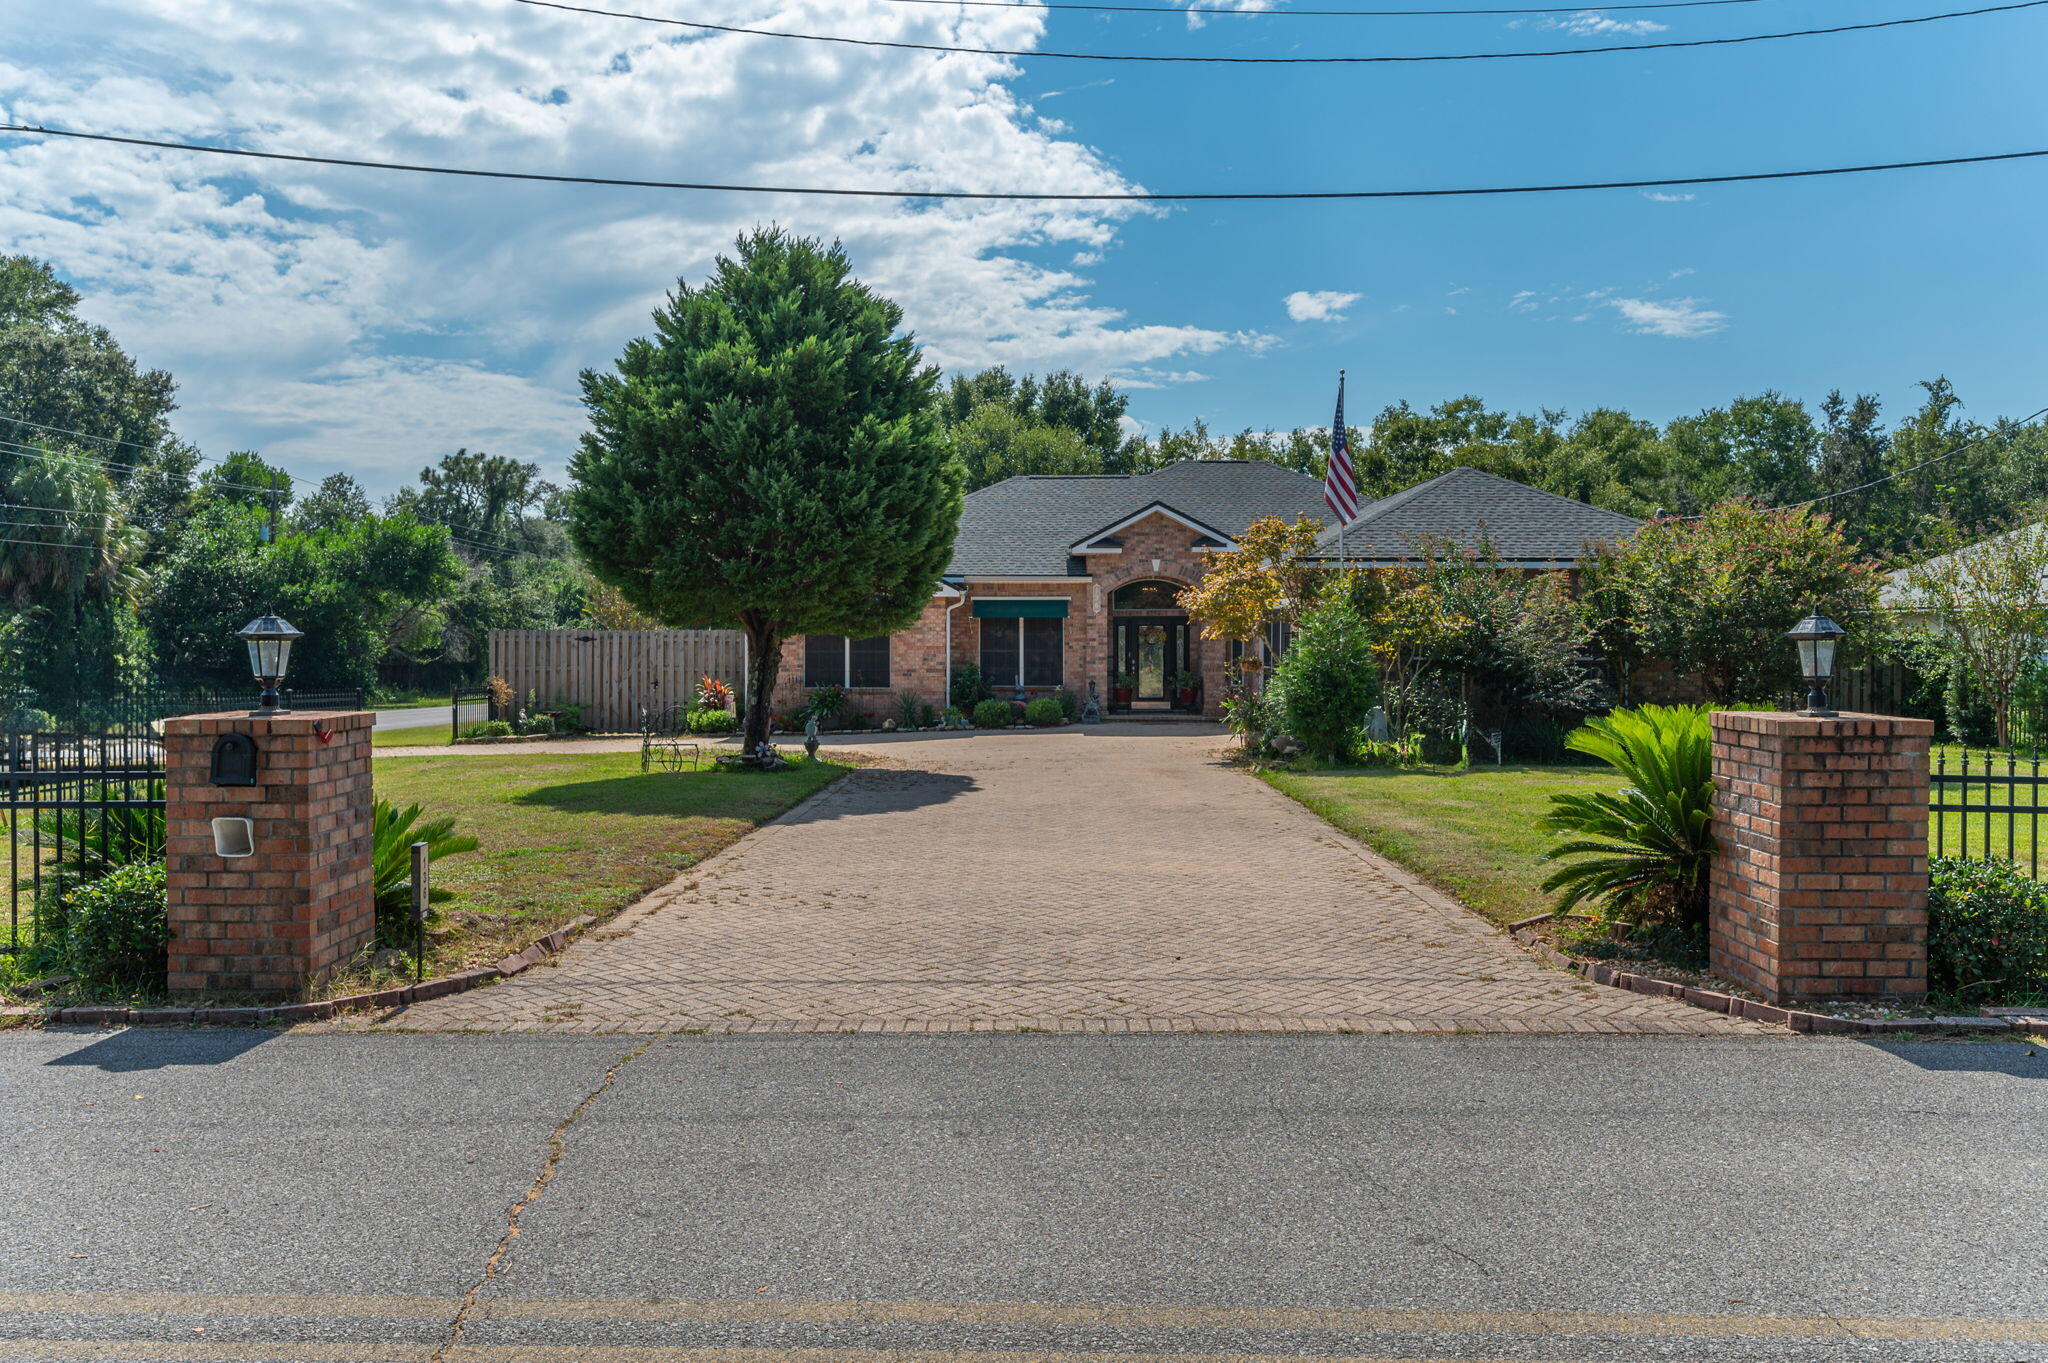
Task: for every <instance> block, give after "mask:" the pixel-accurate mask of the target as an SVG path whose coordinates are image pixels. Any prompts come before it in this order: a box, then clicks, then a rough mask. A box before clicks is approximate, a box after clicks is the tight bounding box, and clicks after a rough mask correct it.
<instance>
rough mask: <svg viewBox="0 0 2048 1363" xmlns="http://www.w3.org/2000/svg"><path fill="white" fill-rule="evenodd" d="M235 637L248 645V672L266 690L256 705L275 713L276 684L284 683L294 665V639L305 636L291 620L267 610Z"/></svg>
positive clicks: (241, 629)
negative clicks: (292, 661)
mask: <svg viewBox="0 0 2048 1363" xmlns="http://www.w3.org/2000/svg"><path fill="white" fill-rule="evenodd" d="M235 637H236V638H237V639H241V640H243V641H244V642H246V643H247V644H248V645H249V671H250V672H252V673H254V674H255V676H256V681H257V684H258V685H260V686H262V688H263V694H262V696H260V697H259V698H258V699H257V702H256V704H257V705H258V706H259V707H261V709H262V710H263V712H264V713H267V714H275V713H276V712H277V703H278V696H277V684H278V683H279V682H281V681H283V680H284V674H285V669H286V668H287V667H289V666H290V665H291V660H292V640H294V639H300V638H304V637H305V636H304V635H303V634H302V633H301V632H300V631H298V630H295V629H293V628H292V624H291V621H289V620H285V619H282V618H280V617H278V616H276V615H273V614H271V613H270V612H269V611H265V612H264V613H263V614H262V615H259V616H257V617H256V618H255V619H254V620H251V621H250V622H249V623H248V624H246V625H244V626H242V627H241V628H240V629H238V630H236V631H235Z"/></svg>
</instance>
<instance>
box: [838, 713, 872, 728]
mask: <svg viewBox="0 0 2048 1363" xmlns="http://www.w3.org/2000/svg"><path fill="white" fill-rule="evenodd" d="M843 722H844V723H845V725H846V727H847V728H848V729H850V730H852V731H853V732H855V733H859V732H861V731H862V730H865V729H872V728H873V727H874V726H875V721H874V718H873V716H870V715H864V714H862V713H860V712H859V711H858V710H856V711H854V712H853V713H852V714H850V715H848V716H846V717H845V720H844V721H843Z"/></svg>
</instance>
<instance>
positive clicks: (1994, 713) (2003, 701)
mask: <svg viewBox="0 0 2048 1363" xmlns="http://www.w3.org/2000/svg"><path fill="white" fill-rule="evenodd" d="M1991 722H1992V727H1993V728H1995V729H1996V730H1997V731H1998V746H1999V747H2001V748H2009V747H2011V746H2012V695H2011V693H2010V692H2006V691H1993V692H1992V693H1991Z"/></svg>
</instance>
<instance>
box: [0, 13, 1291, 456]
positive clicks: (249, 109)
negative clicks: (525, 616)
mask: <svg viewBox="0 0 2048 1363" xmlns="http://www.w3.org/2000/svg"><path fill="white" fill-rule="evenodd" d="M759 3H760V7H761V8H762V9H763V10H767V11H769V12H768V13H767V14H765V15H760V16H755V17H759V18H760V19H761V21H762V22H763V23H764V24H767V25H768V26H772V27H783V28H803V27H806V26H810V27H812V28H813V29H814V31H837V32H853V33H858V34H860V35H861V36H864V37H878V38H888V39H896V40H904V41H913V42H919V41H922V42H933V41H936V42H954V43H959V44H962V45H967V46H991V47H1015V48H1029V47H1032V46H1034V45H1035V44H1036V43H1037V42H1038V41H1039V40H1040V38H1041V37H1042V34H1043V29H1044V22H1045V11H1044V10H1042V9H1036V8H1028V7H1021V6H1020V7H1016V8H1008V7H1005V8H984V9H978V10H974V11H972V12H969V13H965V14H954V13H951V12H948V11H945V10H942V9H937V8H934V7H926V6H912V5H896V4H889V3H886V0H832V3H830V4H828V3H827V0H759ZM848 3H850V4H851V5H852V8H851V9H848V8H847V4H848ZM8 36H9V42H8V44H7V53H6V56H5V57H0V114H4V115H5V121H9V122H24V123H36V122H42V123H49V124H52V125H55V126H71V127H78V128H83V129H91V130H95V131H105V132H112V133H128V134H134V135H139V136H163V137H171V138H176V139H179V140H198V141H209V140H211V141H218V142H221V143H224V144H238V145H244V146H251V147H257V148H261V149H266V150H276V151H290V152H308V153H314V154H322V155H335V156H348V157H360V158H363V159H370V160H393V161H410V162H433V163H442V164H451V165H471V166H490V167H504V168H508V169H522V170H533V171H543V172H554V173H589V174H599V175H620V176H647V175H651V176H656V177H658V178H687V179H692V180H703V181H710V182H721V183H741V184H747V183H752V184H816V185H854V184H875V185H881V186H888V187H900V188H909V189H934V188H963V189H974V188H1004V189H1010V188H1018V189H1047V190H1058V191H1068V192H1083V193H1086V192H1108V193H1117V192H1126V191H1130V190H1133V189H1136V188H1139V186H1138V185H1136V184H1135V183H1134V182H1133V181H1132V180H1131V179H1130V178H1128V177H1126V176H1125V175H1123V174H1122V173H1121V172H1119V171H1117V170H1116V169H1115V168H1113V167H1112V166H1110V165H1109V164H1108V163H1107V162H1106V161H1105V160H1104V159H1103V158H1102V157H1101V156H1100V155H1099V154H1098V153H1097V152H1096V151H1095V150H1094V149H1093V148H1092V147H1090V146H1087V145H1085V144H1083V143H1081V142H1079V141H1077V140H1075V139H1074V138H1073V137H1071V136H1070V135H1067V134H1064V133H1063V132H1062V131H1060V129H1059V127H1058V125H1057V124H1053V123H1050V122H1047V121H1044V120H1041V119H1039V118H1038V117H1037V116H1035V115H1034V114H1033V113H1032V112H1031V110H1030V107H1029V105H1028V104H1025V103H1024V102H1022V101H1021V100H1020V99H1019V98H1018V97H1017V96H1016V95H1015V94H1014V93H1013V91H1012V89H1011V85H1010V83H1011V82H1012V81H1013V80H1014V79H1015V77H1016V76H1017V74H1018V72H1019V67H1018V65H1017V64H1016V63H1014V62H1010V61H1005V60H1003V59H1000V58H994V57H974V56H958V57H948V58H945V59H943V60H934V59H933V58H932V57H931V56H930V55H929V54H923V53H913V52H902V53H895V52H886V53H885V52H883V51H879V50H875V49H836V48H835V49H828V48H824V47H821V46H820V45H815V44H796V43H776V42H772V41H768V40H763V39H756V38H748V37H744V36H737V35H711V36H705V37H701V38H690V39H687V40H676V39H675V38H674V36H673V33H672V32H671V31H670V30H666V29H662V28H658V27H655V26H652V25H638V24H631V23H624V22H620V21H612V20H599V19H593V18H591V17H589V16H578V15H569V14H561V13H555V12H551V11H543V10H536V9H529V8H524V7H511V6H487V7H485V8H483V9H478V8H477V7H476V6H474V5H473V4H471V3H470V2H469V0H416V3H414V4H412V5H408V6H403V7H400V6H391V5H386V4H382V3H379V0H334V3H330V4H327V5H323V6H317V7H312V8H306V9H303V11H301V10H294V12H293V19H292V22H291V23H290V24H289V25H281V24H279V23H278V22H277V21H276V16H275V14H273V13H270V12H268V10H265V12H263V13H258V12H256V11H255V10H251V9H246V8H241V7H221V6H215V5H209V4H205V3H203V2H202V0H67V3H66V4H63V5H51V6H40V7H36V8H35V10H34V11H33V12H25V13H24V14H22V15H21V16H18V17H12V20H11V22H10V26H9V35H8ZM1075 88H1079V87H1075ZM1153 211H1157V210H1151V209H1145V208H1142V207H1139V206H1136V205H1129V204H1123V205H1119V204H1100V203H1098V204H1057V203H1051V204H1029V203H1000V202H992V203H968V202H945V203H934V202H932V201H918V200H908V201H903V200H897V201H889V200H860V199H819V198H802V197H796V196H788V195H774V194H746V195H738V194H734V195H721V194H709V193H680V192H656V191H628V190H612V189H603V188H588V187H583V188H578V187H568V186H561V187H554V186H544V185H531V184H505V183H494V182H487V181H469V180H460V179H452V178H445V177H427V176H412V175H400V174H390V173H381V172H375V171H355V170H345V169H339V168H331V167H313V166H293V165H289V164H282V163H264V162H254V161H235V160H228V159H225V158H215V157H207V156H199V155H193V154H189V153H175V152H155V151H148V150H143V149H133V148H117V147H109V146H94V145H87V144H81V143H71V142H60V141H56V140H50V141H41V142H39V141H35V140H32V139H19V140H18V141H16V142H15V143H14V144H13V145H8V146H5V147H0V241H4V242H5V243H7V247H6V249H8V250H10V251H25V252H29V253H31V254H35V255H38V256H42V257H45V258H47V259H49V260H51V261H52V262H53V263H54V264H55V265H56V266H57V267H58V268H59V269H60V270H61V271H63V273H65V274H66V275H67V276H68V277H69V278H71V279H72V280H73V281H74V282H76V283H77V284H78V285H79V287H80V289H81V291H83V292H84V293H85V294H86V296H87V299H88V303H87V310H88V312H89V314H90V315H91V316H92V317H93V319H94V320H96V321H101V322H104V323H106V324H107V325H109V326H110V327H112V328H113V329H114V330H115V332H116V334H117V335H118V336H119V337H120V338H121V339H122V341H123V342H124V343H125V344H126V345H127V346H128V347H129V349H130V350H131V351H133V352H134V353H136V354H137V356H138V357H139V358H140V359H141V360H142V361H143V362H144V363H146V364H150V365H154V366H162V367H164V368H167V369H170V370H171V371H172V372H173V373H174V374H175V375H176V376H177V377H178V379H179V382H180V385H181V402H182V404H183V410H182V412H181V413H180V415H179V417H178V426H179V429H180V431H181V433H182V434H185V435H187V436H189V437H191V438H194V439H197V440H199V441H201V442H202V443H203V444H205V445H206V446H207V447H208V448H209V449H213V450H216V451H218V449H220V448H224V447H228V446H233V445H256V444H259V443H261V444H263V445H264V447H265V448H267V449H268V450H269V451H271V452H272V453H273V454H276V455H280V456H285V455H288V456H290V457H291V458H294V459H302V460H304V461H306V463H307V466H306V467H301V468H297V469H296V471H299V472H302V473H305V474H308V475H318V474H320V473H324V472H327V471H329V470H330V469H334V468H349V469H352V470H358V471H360V472H362V473H366V474H370V475H372V476H371V477H370V478H367V479H366V481H370V482H371V483H372V486H373V487H380V481H381V487H380V490H381V488H388V487H389V486H391V485H392V484H393V482H395V481H396V477H394V478H393V479H390V480H377V479H376V478H375V476H374V475H375V471H376V470H378V469H389V470H395V471H397V474H398V475H402V476H404V477H409V476H410V475H411V472H412V471H414V470H416V469H417V467H418V466H419V465H420V464H423V463H426V462H429V461H430V460H431V459H433V458H434V457H437V456H438V455H439V454H440V453H442V452H444V451H445V450H446V449H450V448H453V447H454V446H455V445H457V444H467V445H470V446H471V447H472V448H475V447H478V446H482V447H483V448H487V449H493V450H497V451H499V452H504V453H516V454H521V455H524V456H527V457H532V458H536V459H539V460H540V461H541V462H542V463H543V465H544V466H546V467H547V468H548V469H549V471H550V472H551V473H559V471H560V466H561V464H562V463H563V461H564V460H565V459H566V457H567V455H568V453H569V452H570V450H571V449H572V448H573V439H574V435H575V432H576V430H577V429H578V427H579V426H580V417H579V415H578V412H577V407H576V400H577V392H576V386H575V375H576V372H577V370H578V369H580V368H582V367H585V366H600V367H601V366H603V365H605V364H608V363H609V362H610V361H611V360H612V359H613V358H615V357H616V356H617V354H618V353H619V350H620V348H621V346H622V345H623V344H624V342H625V341H626V340H628V339H629V338H631V337H633V336H636V335H641V334H644V333H645V332H646V331H647V330H648V329H649V321H648V314H649V312H650V311H651V309H653V308H654V307H656V306H658V305H659V304H660V302H661V300H662V297H663V295H664V294H665V292H666V291H667V290H669V289H670V288H672V287H674V285H675V283H676V280H677V279H678V277H687V278H690V279H693V280H698V279H701V278H702V277H703V276H704V274H705V273H706V271H707V270H708V269H709V267H710V265H711V262H712V258H713V257H714V256H715V255H716V254H717V253H718V252H720V251H722V250H725V249H727V248H728V247H729V246H730V244H731V242H732V239H733V237H734V235H735V234H736V233H737V232H739V231H741V230H743V229H746V228H750V227H753V226H755V225H757V224H762V223H768V222H780V223H781V224H783V225H784V226H786V227H788V228H789V229H791V230H793V231H797V232H803V233H808V234H811V235H817V236H821V237H824V238H826V239H828V240H829V239H834V238H836V239H839V240H841V241H843V242H844V244H845V246H846V248H847V251H848V253H849V254H850V255H851V257H852V259H853V262H854V268H855V270H856V271H857V272H858V273H859V274H860V275H861V277H862V278H863V279H865V280H866V281H867V282H869V283H870V284H872V285H873V286H875V287H876V288H877V289H879V290H881V291H882V292H884V293H887V294H889V295H890V296H891V297H893V298H895V299H896V301H897V302H899V303H900V304H901V305H902V306H903V308H904V311H905V325H906V326H907V327H908V328H910V329H911V330H913V331H914V332H915V333H916V334H917V336H918V338H919V339H920V341H921V342H922V343H923V344H924V345H925V347H926V350H927V354H928V356H929V358H931V359H932V360H933V361H934V362H935V363H939V364H942V365H946V366H970V365H971V366H978V365H983V364H993V363H1003V364H1007V365H1009V366H1010V367H1011V368H1012V369H1013V370H1016V369H1026V368H1036V369H1043V368H1048V367H1057V366H1072V367H1074V368H1077V369H1080V370H1082V371H1083V372H1084V373H1087V374H1089V375H1091V376H1100V375H1108V374H1112V373H1140V372H1142V371H1150V370H1152V369H1154V368H1157V370H1158V371H1159V372H1160V373H1164V374H1179V373H1184V372H1189V371H1187V369H1186V365H1185V362H1186V361H1187V360H1189V359H1192V358H1194V357H1197V356H1203V355H1214V354H1216V353H1218V352H1220V351H1224V350H1234V349H1243V350H1249V351H1257V350H1259V349H1262V348H1263V347H1265V346H1266V345H1269V344H1271V342H1272V339H1273V338H1271V337H1270V336H1267V335H1265V334H1263V333H1247V332H1238V331H1227V330H1218V329H1215V328H1212V327H1207V326H1203V325H1199V324H1197V323H1196V322H1194V321H1191V320H1183V319H1176V318H1171V317H1168V318H1142V319H1134V318H1131V317H1128V316H1126V315H1125V314H1124V313H1123V312H1122V311H1120V310H1118V309H1115V308H1111V307H1106V306H1103V305H1101V304H1099V303H1097V302H1095V301H1093V299H1092V298H1091V296H1090V294H1091V288H1092V281H1091V280H1090V279H1089V278H1088V277H1087V276H1085V275H1084V274H1081V273H1078V271H1081V270H1083V269H1085V268H1087V267H1088V266H1092V265H1095V264H1097V263H1099V261H1100V260H1101V258H1102V253H1103V252H1104V251H1105V250H1106V249H1107V248H1108V247H1109V246H1110V245H1111V244H1112V243H1113V242H1114V241H1115V239H1116V236H1117V234H1118V232H1119V230H1120V228H1121V226H1122V224H1123V223H1125V222H1127V221H1128V220H1130V219H1131V218H1132V217H1134V216H1136V215H1138V214H1140V213H1147V212H1153ZM1047 248H1052V249H1055V250H1062V249H1063V251H1064V253H1065V254H1066V256H1067V257H1068V258H1069V259H1071V261H1072V264H1071V265H1070V266H1069V267H1068V268H1066V269H1060V268H1057V267H1048V266H1045V265H1042V264H1039V263H1037V261H1038V260H1039V259H1042V258H1043V257H1042V256H1041V255H1039V253H1040V252H1042V251H1044V250H1046V249H1047ZM493 442H495V443H493Z"/></svg>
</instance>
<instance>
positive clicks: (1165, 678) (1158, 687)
mask: <svg viewBox="0 0 2048 1363" xmlns="http://www.w3.org/2000/svg"><path fill="white" fill-rule="evenodd" d="M1116 642H1117V663H1116V666H1117V670H1118V671H1119V672H1123V673H1126V674H1127V675H1129V676H1130V678H1131V679H1132V680H1133V681H1134V682H1135V683H1136V685H1135V686H1133V687H1132V689H1131V699H1132V700H1135V701H1162V700H1163V701H1171V700H1172V699H1173V694H1172V689H1171V684H1172V681H1173V674H1174V673H1176V672H1178V671H1180V670H1181V669H1182V668H1184V667H1186V666H1187V625H1186V623H1185V622H1183V621H1180V620H1120V621H1118V622H1117V626H1116Z"/></svg>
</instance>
